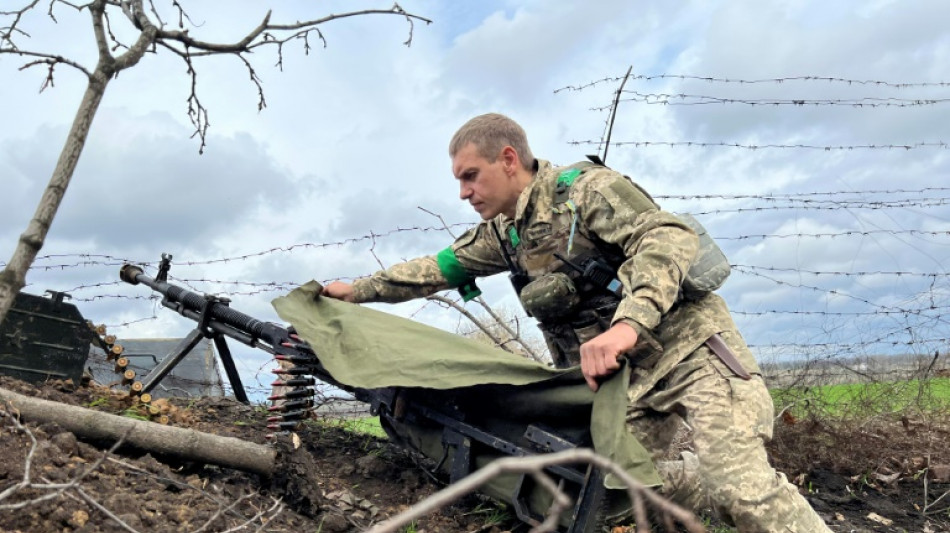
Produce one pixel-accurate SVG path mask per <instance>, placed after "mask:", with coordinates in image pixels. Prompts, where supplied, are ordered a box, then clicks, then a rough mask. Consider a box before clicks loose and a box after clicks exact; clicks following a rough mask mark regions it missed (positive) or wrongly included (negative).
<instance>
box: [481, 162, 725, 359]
mask: <svg viewBox="0 0 950 533" xmlns="http://www.w3.org/2000/svg"><path fill="white" fill-rule="evenodd" d="M594 166H595V164H594V163H590V162H587V161H583V162H580V163H576V164H574V165H571V166H569V167H564V168H561V169H559V174H558V178H557V181H556V183H555V184H554V188H553V190H551V191H545V190H541V191H538V192H537V193H538V194H542V195H543V194H545V193H547V194H551V195H552V196H551V197H552V200H553V201H552V203H551V204H550V209H543V208H542V209H538V208H537V204H546V202H540V201H537V199H536V201H535V202H532V204H533V205H531V206H529V209H534V211H533V212H527V213H526V214H525V216H524V217H523V220H522V222H523V223H524V224H527V226H525V227H522V228H520V234H519V229H518V228H516V227H515V224H514V221H509V222H508V223H507V224H506V226H505V227H503V228H500V229H499V228H498V227H497V225H495V222H492V225H493V228H494V230H495V232H496V235H497V236H498V239H499V240H500V241H501V243H502V246H503V248H504V250H505V254H506V256H507V257H506V259H507V260H508V264H509V268H510V269H511V270H512V275H511V279H512V284H513V285H514V287H515V291H516V292H517V293H518V296H519V298H520V299H521V302H522V305H523V306H524V308H525V311H527V312H528V314H530V315H531V316H533V317H534V318H536V319H537V320H538V325H539V327H540V329H541V331H542V333H543V334H544V338H545V341H546V343H547V345H548V348H549V350H550V352H551V356H552V359H553V360H554V364H555V366H557V367H559V368H565V367H569V366H574V365H577V364H580V345H581V344H583V343H585V342H587V341H589V340H590V339H592V338H594V337H596V336H597V335H599V334H601V333H603V332H604V331H607V329H609V328H610V323H611V321H612V319H613V316H614V313H615V311H616V309H617V305H618V304H619V303H620V298H621V296H620V290H621V289H622V287H619V282H618V281H617V280H616V277H617V271H618V269H619V268H620V265H621V264H623V262H624V261H626V260H627V257H626V256H625V254H624V252H623V250H622V249H621V248H620V247H619V246H617V245H615V244H611V243H607V242H605V241H602V240H600V239H598V238H597V237H596V236H594V235H592V234H590V232H589V231H588V229H587V228H586V227H585V226H584V224H583V223H582V221H581V220H580V215H579V214H578V213H577V208H576V206H575V205H574V204H573V202H572V201H571V200H570V189H571V186H572V185H573V184H574V183H575V182H576V181H577V180H578V179H582V178H583V176H584V173H585V172H586V171H587V170H589V169H591V168H593V167H594ZM625 177H626V176H625ZM627 179H629V178H627ZM631 183H633V185H634V186H635V187H636V188H637V189H638V190H639V191H640V192H641V193H642V194H643V198H642V199H641V201H642V205H640V206H633V207H634V208H636V209H638V210H642V211H646V210H649V209H658V208H659V206H657V204H656V203H655V202H654V201H653V198H652V197H651V196H650V195H649V194H648V193H647V192H646V191H644V190H643V189H641V188H640V187H639V186H638V185H636V183H634V182H633V181H632V180H631ZM538 185H541V186H547V187H550V185H548V184H543V183H539V184H538ZM684 222H686V223H687V224H688V225H690V226H691V227H692V228H693V229H694V231H696V233H697V234H699V235H700V238H701V245H700V253H699V254H698V255H697V260H696V261H694V265H693V266H692V267H691V268H690V271H689V275H688V276H687V279H686V280H684V283H683V288H682V289H681V297H684V296H687V297H689V296H697V295H700V294H704V293H706V292H709V291H711V290H715V289H717V288H718V287H719V286H720V285H722V282H723V281H724V280H725V277H726V276H728V274H729V263H728V261H727V260H726V258H725V256H724V255H723V254H722V252H721V250H719V248H718V246H716V245H715V243H714V242H713V241H712V239H711V238H710V237H709V235H708V234H707V233H706V230H705V228H703V227H702V226H701V225H700V224H699V223H698V222H696V221H695V219H692V217H689V219H685V217H684ZM710 245H711V246H710ZM592 264H597V265H598V266H600V265H602V266H603V267H604V268H602V269H600V270H598V271H597V272H596V273H594V274H591V269H590V268H585V265H586V266H587V267H590V266H591V265H592ZM585 270H586V271H587V272H586V274H585ZM604 276H607V277H608V278H609V279H603V277H604ZM598 278H600V279H598ZM611 282H612V283H615V284H616V285H617V287H615V286H612V285H611ZM684 291H685V292H684Z"/></svg>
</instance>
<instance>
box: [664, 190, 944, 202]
mask: <svg viewBox="0 0 950 533" xmlns="http://www.w3.org/2000/svg"><path fill="white" fill-rule="evenodd" d="M948 191H950V187H923V188H921V189H868V190H854V191H813V192H796V193H766V194H726V193H721V194H654V195H652V196H653V197H654V198H657V199H660V200H767V201H772V200H789V199H808V198H813V197H816V196H846V195H853V196H871V195H894V194H928V196H925V197H924V198H931V196H929V194H931V193H936V192H948Z"/></svg>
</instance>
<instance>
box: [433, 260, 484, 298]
mask: <svg viewBox="0 0 950 533" xmlns="http://www.w3.org/2000/svg"><path fill="white" fill-rule="evenodd" d="M435 260H436V262H437V263H438V264H439V270H440V271H442V275H443V276H444V277H445V280H446V281H448V282H449V285H450V286H452V287H457V288H458V290H459V294H461V295H462V300H463V301H466V302H467V301H469V300H471V299H473V298H475V297H477V296H479V295H481V294H482V291H480V290H479V289H478V287H477V286H476V285H475V278H473V277H472V276H470V275H469V274H468V272H466V271H465V267H463V266H462V264H461V263H459V260H458V257H456V256H455V251H454V250H452V247H451V246H449V247H447V248H446V249H444V250H442V251H441V252H439V254H438V255H437V256H435Z"/></svg>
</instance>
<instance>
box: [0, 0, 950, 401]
mask: <svg viewBox="0 0 950 533" xmlns="http://www.w3.org/2000/svg"><path fill="white" fill-rule="evenodd" d="M20 3H22V4H25V3H26V2H25V1H22V2H19V3H18V2H11V1H7V2H4V3H3V4H2V6H3V7H0V11H3V10H7V9H10V8H11V7H12V6H14V5H19V4H20ZM169 3H170V2H163V1H161V0H159V1H156V2H155V4H156V5H157V6H158V9H160V10H162V13H164V15H165V19H166V20H168V21H170V22H171V24H172V25H173V26H174V25H176V24H177V17H176V16H174V15H173V14H172V12H171V11H170V10H169V9H168V4H169ZM180 3H181V4H182V5H183V6H184V7H185V9H186V10H187V11H188V14H189V18H188V19H187V20H186V26H187V25H189V24H190V28H189V30H190V33H191V35H192V36H193V37H196V38H200V39H202V40H206V41H217V42H230V41H236V40H239V39H240V38H241V37H243V35H244V34H246V33H247V32H248V31H249V30H250V29H251V28H253V27H255V26H256V25H257V24H258V23H259V22H260V21H261V20H262V19H263V17H264V15H265V7H264V6H265V5H270V6H271V7H272V15H271V17H272V19H271V20H272V21H273V22H292V21H297V20H309V19H316V18H320V17H323V16H326V15H328V14H330V13H338V12H342V11H346V10H353V9H363V8H381V9H388V8H389V7H390V6H391V4H389V3H387V2H379V3H373V2H371V1H368V0H367V1H365V2H352V1H350V2H341V1H336V2H320V3H319V4H316V3H313V2H305V1H289V0H288V1H280V2H270V3H261V2H250V1H243V0H241V1H237V0H235V1H232V2H229V3H228V6H229V7H228V9H227V10H222V9H220V8H219V7H215V6H216V5H217V4H216V3H215V4H214V5H213V4H212V3H211V2H201V1H196V0H192V1H187V0H186V1H182V2H180ZM400 5H401V6H402V7H403V8H404V9H406V10H407V11H408V12H411V13H413V14H416V15H420V16H422V17H425V18H428V19H431V20H432V21H433V22H432V24H429V25H427V24H424V23H421V22H419V21H416V22H415V23H414V25H413V26H412V28H411V31H412V33H411V37H412V40H411V45H410V46H406V45H405V44H403V43H404V42H405V41H406V40H407V38H408V37H409V36H410V33H409V32H410V27H409V25H408V24H407V21H406V19H405V18H402V17H398V16H390V15H385V16H384V15H376V16H364V17H354V18H347V19H343V20H338V21H331V22H329V23H326V24H325V25H323V26H321V31H322V32H323V36H324V38H325V39H326V46H325V47H324V46H323V44H322V43H321V42H320V41H319V40H318V39H315V38H312V39H311V40H310V45H311V49H310V50H309V51H308V52H307V53H305V50H304V48H303V46H302V43H301V42H297V43H290V44H288V45H286V46H285V47H284V48H283V53H282V62H281V63H282V64H281V65H280V66H279V67H278V66H277V62H278V56H277V54H276V49H275V48H270V49H266V48H265V49H259V50H258V51H256V52H255V53H254V54H253V55H250V56H247V60H248V61H249V62H250V64H251V65H252V67H253V68H254V71H255V73H256V75H257V76H258V77H259V78H260V80H261V85H262V88H263V92H264V98H265V101H266V107H264V108H263V109H258V98H259V96H258V91H257V88H256V87H255V85H254V84H253V83H252V82H251V80H250V78H249V76H248V71H247V68H246V67H245V65H244V64H243V63H242V62H241V61H240V60H239V59H238V58H236V57H234V56H224V57H211V58H201V59H200V60H196V61H195V67H196V71H197V85H196V88H197V91H198V96H199V98H200V100H201V101H202V103H203V104H204V105H205V106H206V107H207V109H208V113H209V123H210V129H209V131H208V135H207V139H206V140H207V145H206V147H205V148H204V150H203V153H199V148H200V146H201V143H200V141H199V140H198V138H197V137H195V136H193V133H194V128H193V126H192V125H191V123H190V122H189V119H188V115H187V105H188V102H187V99H188V96H189V91H190V90H191V81H190V79H189V77H188V75H187V73H186V67H185V65H184V63H183V62H182V61H181V59H180V58H178V57H176V56H174V55H172V54H170V53H168V52H167V51H166V50H163V49H161V48H160V49H158V51H157V53H150V54H147V55H146V56H145V58H144V59H143V60H142V62H141V63H140V64H138V65H136V66H135V67H133V68H131V69H129V70H126V71H123V72H122V73H121V74H120V75H119V76H118V78H116V79H115V80H113V81H112V82H111V83H110V85H109V87H108V90H107V93H106V95H105V98H104V99H103V102H102V105H101V108H100V110H99V112H98V114H97V115H96V117H95V121H94V123H93V126H92V130H91V133H90V136H89V140H88V142H87V145H86V147H85V150H84V152H83V154H82V156H81V159H80V161H79V165H78V168H77V170H76V173H75V175H74V176H73V180H72V183H71V184H70V186H69V189H68V191H67V193H66V196H65V199H64V201H63V204H62V206H61V208H60V210H59V213H58V214H57V217H56V220H55V222H54V224H53V226H52V228H51V230H50V232H49V235H48V237H47V240H46V243H45V246H44V247H43V249H42V250H41V252H40V257H39V259H38V260H37V262H36V264H35V266H34V268H33V269H32V270H31V271H30V272H29V275H28V278H27V282H28V286H27V287H26V289H25V291H26V292H30V293H33V294H42V293H43V292H44V291H45V290H58V291H67V292H69V293H70V294H71V295H72V302H73V303H74V304H76V305H77V307H79V309H80V311H81V312H82V313H83V315H84V316H86V317H87V318H89V319H90V320H92V321H94V322H95V323H103V324H107V325H108V326H109V331H110V333H114V334H115V335H117V336H118V337H119V338H120V339H121V338H143V337H146V338H147V337H163V338H166V337H176V336H184V335H185V334H186V333H187V332H188V331H189V330H190V329H191V328H192V327H193V323H191V321H189V320H187V319H184V318H182V317H179V316H177V315H175V314H174V313H172V312H170V311H168V310H165V309H163V308H162V307H161V306H160V305H159V304H158V301H157V300H156V299H154V298H153V297H151V295H150V291H149V290H148V289H147V288H145V287H141V286H138V287H132V286H128V285H126V284H123V283H120V282H118V281H117V279H118V276H117V272H118V268H119V265H120V264H122V263H123V262H126V261H130V262H135V263H139V264H144V265H145V266H146V272H147V273H150V274H152V275H154V273H155V265H156V263H157V261H158V260H159V258H160V256H161V254H162V253H169V254H172V255H173V257H174V259H173V267H172V269H171V276H172V278H173V280H174V281H176V282H178V283H181V284H182V285H183V286H186V287H188V288H190V289H191V290H195V291H198V292H209V293H215V294H222V295H227V296H229V297H230V298H231V299H232V304H231V305H232V306H233V307H234V308H235V309H238V310H240V311H242V312H244V313H247V314H250V315H252V316H255V317H257V318H260V319H262V320H275V321H276V320H278V319H277V318H276V315H275V313H274V312H273V309H272V308H271V305H270V301H271V300H272V299H273V298H276V297H278V296H280V295H282V294H285V293H286V292H287V291H289V290H291V289H293V288H294V287H295V286H297V285H299V284H302V283H305V282H306V281H308V280H311V279H315V280H318V281H321V282H328V281H331V280H335V279H344V280H352V279H354V278H357V277H360V276H365V275H368V274H370V273H372V272H373V271H375V270H376V269H378V268H379V267H380V266H381V265H384V266H388V265H391V264H393V263H396V262H398V261H400V260H404V259H409V258H412V257H416V256H419V255H425V254H431V253H435V252H437V251H438V250H440V249H442V248H444V247H445V246H447V245H448V244H449V243H450V242H451V241H452V238H453V237H452V235H458V234H460V233H461V232H462V231H464V229H465V228H466V227H468V226H469V225H471V224H474V223H476V222H477V221H478V217H477V215H476V214H475V213H474V212H473V211H471V209H470V208H469V207H468V206H467V204H465V203H464V202H461V201H459V198H458V187H457V184H456V183H455V180H454V179H453V177H452V174H451V166H450V160H449V157H448V154H447V145H448V140H449V139H450V138H451V136H452V134H453V133H454V132H455V130H456V129H457V128H458V127H459V126H461V125H462V124H463V123H464V122H465V121H466V120H468V119H469V118H471V117H473V116H475V115H479V114H482V113H486V112H500V113H504V114H507V115H509V116H511V117H512V118H514V119H515V120H517V121H518V122H519V123H520V124H521V125H522V126H524V128H525V129H526V131H527V132H528V136H529V140H530V143H531V146H532V149H533V151H534V153H535V154H536V155H537V156H538V157H541V158H543V159H547V160H550V161H552V162H554V163H555V164H571V163H573V162H575V161H579V160H581V159H583V158H584V157H585V155H587V154H591V153H601V154H602V153H603V147H602V146H601V145H600V144H598V143H599V141H601V140H602V139H603V136H604V134H605V131H606V130H607V128H606V125H607V122H608V116H609V108H610V106H611V104H612V103H613V101H614V96H615V93H616V91H617V90H618V88H619V87H620V85H621V80H622V78H623V77H624V75H625V73H626V72H627V70H628V68H630V69H631V76H630V78H629V79H628V80H627V81H626V83H625V84H624V91H623V93H622V94H621V98H620V101H619V103H618V105H617V113H616V118H615V121H614V125H613V128H612V130H611V141H612V142H613V143H614V144H612V145H610V147H609V149H608V154H607V155H608V157H607V162H608V164H609V165H610V166H611V167H613V168H615V169H618V170H620V171H622V172H623V173H625V174H627V175H629V176H630V177H631V178H632V179H633V180H634V181H636V182H637V183H639V184H640V185H642V186H643V187H644V188H646V189H647V190H648V191H649V192H650V193H651V194H653V196H654V197H655V198H656V199H657V201H658V202H659V203H660V204H661V206H662V207H663V208H665V209H667V210H670V211H674V212H688V213H692V214H694V215H695V216H696V217H697V218H699V219H700V221H701V222H703V223H704V224H705V225H706V227H707V228H708V229H709V232H710V234H711V235H712V236H713V237H714V238H716V239H717V242H718V243H719V244H720V246H721V247H722V248H723V250H724V251H725V253H726V255H727V256H728V257H729V260H730V263H731V264H733V274H732V276H731V277H730V279H729V280H728V282H727V283H726V286H725V287H723V288H722V289H721V290H720V293H721V294H722V295H723V296H724V297H725V298H726V301H727V302H728V303H729V305H730V307H731V309H732V310H733V313H734V318H735V320H736V323H737V324H738V326H739V328H740V330H741V331H742V333H743V335H744V336H745V338H746V340H747V342H748V343H749V344H750V345H751V346H752V347H753V349H754V350H755V351H756V352H757V353H758V354H759V355H760V359H762V360H763V361H771V360H782V359H788V358H802V357H808V358H818V359H829V358H837V357H843V356H849V355H854V356H861V355H868V354H876V353H901V352H912V353H920V354H932V353H934V352H935V351H941V352H942V353H946V351H947V345H948V339H950V331H948V327H947V323H946V321H947V319H946V313H945V311H946V309H947V307H948V305H950V304H948V300H950V298H948V292H950V287H948V285H950V283H948V276H947V267H946V265H947V264H950V263H948V259H950V248H948V244H950V207H948V205H947V204H948V203H950V180H948V179H947V175H948V167H950V158H948V156H950V151H948V149H947V146H946V145H945V144H943V143H947V142H950V135H948V131H947V129H948V126H947V124H950V113H948V109H950V30H948V29H947V28H946V24H945V22H944V21H946V20H948V19H950V4H948V3H947V2H943V1H940V0H904V1H901V2H897V1H894V0H877V1H866V0H865V1H852V0H840V1H836V2H832V3H829V2H821V1H817V0H814V1H813V0H789V1H785V2H762V1H758V0H729V1H710V0H703V1H698V0H697V1H687V0H682V1H675V2H670V1H665V0H637V1H633V2H630V1H613V0H594V1H590V2H583V3H581V2H573V1H567V0H544V1H541V0H521V1H516V0H510V1H504V0H493V1H479V2H424V1H413V0H406V1H404V2H401V4H400ZM54 15H55V17H56V21H55V22H54V21H53V20H51V18H50V17H49V16H48V15H47V13H46V7H43V8H42V9H38V10H34V11H33V12H30V13H28V14H27V16H26V17H24V19H23V20H22V22H21V28H22V29H24V31H25V33H24V34H18V35H16V37H15V42H16V44H17V45H18V46H19V47H20V48H21V49H28V50H34V51H43V52H47V53H56V54H61V55H64V56H67V57H69V58H71V59H74V60H75V61H77V62H79V63H81V64H83V65H86V66H87V68H90V69H91V68H92V66H93V62H94V60H95V45H94V40H93V34H92V29H91V25H90V23H89V17H88V14H86V13H85V12H83V13H77V12H75V11H74V10H73V9H71V8H69V7H67V6H66V5H64V4H57V6H56V8H55V9H54ZM9 22H10V19H9V17H3V16H0V27H4V26H7V25H8V24H9ZM113 22H114V24H113V29H114V31H115V32H116V35H118V36H120V38H122V37H127V36H129V35H131V34H130V33H129V31H130V30H129V28H128V27H125V26H124V25H123V21H122V20H121V18H119V17H115V18H114V19H113ZM0 31H2V30H0ZM3 46H7V45H6V43H4V45H3ZM26 62H27V60H26V59H24V58H23V57H18V56H16V55H10V54H0V185H2V190H3V191H4V194H3V195H0V264H5V262H6V261H8V260H9V258H10V256H11V255H12V253H13V250H14V248H15V245H16V241H17V238H18V236H19V234H20V233H21V232H22V231H23V230H24V229H25V228H26V225H27V223H28V222H29V220H30V218H31V217H32V214H33V212H34V210H35V208H36V204H37V201H38V199H39V197H40V195H41V193H42V190H43V188H44V187H45V184H46V183H47V181H48V179H49V176H50V173H51V171H52V169H53V167H54V165H55V163H56V160H57V157H58V155H59V152H60V151H61V149H62V146H63V142H64V140H65V135H66V132H67V130H68V127H69V125H70V123H71V121H72V118H73V117H74V115H75V112H76V109H77V106H78V104H79V102H80V100H81V97H82V93H83V90H84V86H85V80H84V77H83V75H82V74H81V73H80V72H78V71H76V70H73V69H70V68H69V67H67V66H60V67H58V68H57V69H56V71H55V74H54V85H53V86H51V87H47V88H45V89H44V90H41V88H42V87H43V84H44V80H45V79H46V74H47V73H46V72H45V71H44V70H43V69H41V68H28V69H22V70H21V67H22V66H23V65H24V64H25V63H26ZM480 286H481V287H482V289H483V291H484V293H485V297H486V299H487V300H488V302H489V303H490V304H491V305H493V306H498V307H502V308H506V309H509V310H513V311H512V314H513V315H515V316H518V315H519V314H521V311H520V310H519V308H518V303H517V299H516V297H515V296H514V294H513V292H512V291H511V289H510V288H509V287H508V285H507V280H506V279H505V276H504V275H500V276H495V277H493V278H490V279H486V280H483V281H481V282H480ZM468 305H469V308H470V309H472V310H473V311H477V310H478V307H474V306H473V305H474V304H468ZM374 307H376V308H379V309H382V310H385V311H388V312H392V313H395V314H398V315H401V316H406V317H410V318H412V319H415V320H420V321H423V322H426V323H428V324H431V325H433V326H436V327H440V328H443V329H447V330H450V331H457V330H459V328H462V329H465V328H467V327H468V326H467V325H466V324H465V323H464V319H462V318H460V316H459V315H458V313H456V312H454V311H452V310H450V309H446V308H444V307H439V306H438V305H436V304H433V303H425V302H412V303H405V304H399V305H382V304H380V305H375V304H374ZM521 316H523V314H521ZM525 322H528V321H527V320H525ZM526 327H527V328H528V331H530V326H526ZM232 349H235V348H232ZM236 357H237V359H238V361H237V363H238V367H239V369H240V371H241V373H242V376H243V379H244V381H245V384H246V385H248V386H249V387H252V388H253V387H257V388H260V387H264V386H265V384H266V383H269V382H270V380H271V376H270V375H269V374H268V373H267V370H268V368H270V367H271V366H270V362H269V360H268V359H267V356H266V354H264V353H263V352H259V351H255V350H236Z"/></svg>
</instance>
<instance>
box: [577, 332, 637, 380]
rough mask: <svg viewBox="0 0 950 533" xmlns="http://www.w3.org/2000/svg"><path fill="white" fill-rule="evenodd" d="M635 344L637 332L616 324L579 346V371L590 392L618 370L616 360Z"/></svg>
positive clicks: (618, 365)
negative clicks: (582, 373) (581, 372)
mask: <svg viewBox="0 0 950 533" xmlns="http://www.w3.org/2000/svg"><path fill="white" fill-rule="evenodd" d="M636 344H637V330H635V329H633V327H631V326H630V325H629V324H625V323H623V322H617V323H616V324H614V325H613V326H611V328H610V329H608V330H607V331H605V332H603V333H601V334H600V335H598V336H596V337H594V338H593V339H591V340H589V341H587V342H585V343H584V344H581V370H582V371H583V372H584V379H585V380H586V381H587V386H589V387H590V389H591V390H592V391H595V392H596V391H597V389H598V388H599V387H600V384H599V383H598V381H599V380H600V379H602V378H604V377H606V376H609V375H610V374H613V373H614V372H616V371H617V369H619V368H620V363H619V362H617V358H618V357H620V356H621V355H623V354H624V353H625V352H628V351H630V350H632V349H633V347H634V345H636Z"/></svg>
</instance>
